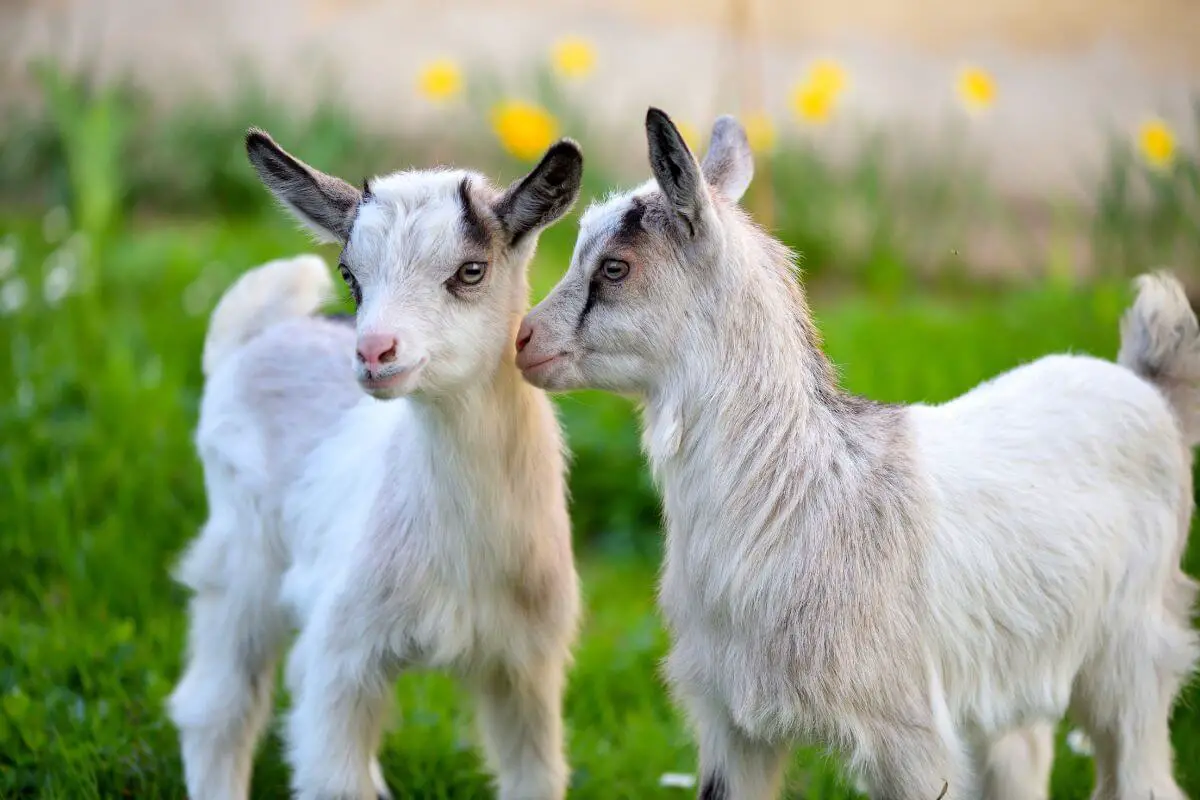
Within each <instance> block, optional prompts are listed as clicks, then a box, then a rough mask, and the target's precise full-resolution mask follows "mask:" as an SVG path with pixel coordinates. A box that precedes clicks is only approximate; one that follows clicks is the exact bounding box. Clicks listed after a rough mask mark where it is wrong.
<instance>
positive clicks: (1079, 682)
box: [519, 111, 1200, 800]
mask: <svg viewBox="0 0 1200 800" xmlns="http://www.w3.org/2000/svg"><path fill="white" fill-rule="evenodd" d="M647 131H648V136H649V139H650V160H651V165H652V168H653V169H654V171H655V175H656V179H657V184H658V186H659V189H657V190H650V191H647V190H646V189H645V188H643V189H639V190H635V191H633V192H630V193H629V194H627V195H625V196H622V197H617V198H614V199H611V200H609V201H608V202H606V203H605V204H603V205H601V206H599V207H597V208H594V209H592V210H590V211H589V212H588V213H587V214H585V215H584V218H583V221H582V223H581V230H580V237H579V243H578V245H577V247H576V251H575V256H574V258H573V260H572V264H571V267H570V269H569V270H568V272H567V275H566V276H565V277H564V278H563V280H562V281H561V282H560V284H559V285H558V286H557V287H556V288H555V289H554V290H553V292H552V293H551V294H550V296H549V297H547V298H546V299H545V300H544V301H543V302H542V303H541V304H539V306H538V307H537V308H535V309H534V310H533V311H532V312H531V313H530V314H529V315H528V316H527V318H526V321H525V323H524V325H523V330H524V331H525V332H526V335H527V337H528V343H527V345H526V347H525V349H524V351H523V352H522V354H521V359H519V361H520V363H522V364H524V365H526V376H527V377H528V378H529V379H530V380H533V381H535V382H536V383H537V384H538V385H541V386H545V387H548V388H556V389H570V388H581V387H588V386H593V387H595V386H598V387H602V388H606V389H610V390H613V391H621V392H631V393H635V394H637V395H639V396H640V397H641V398H642V400H643V402H644V406H645V413H644V422H645V437H644V441H645V443H646V450H647V453H648V456H649V458H650V461H651V464H652V466H653V468H654V472H655V476H656V478H657V480H658V482H659V484H660V486H661V489H662V493H663V500H664V506H665V510H666V517H667V521H668V528H667V542H666V559H665V564H664V569H663V576H662V585H661V590H660V602H661V606H662V609H663V612H664V614H665V616H666V619H667V623H668V625H669V627H670V629H671V632H672V634H673V647H672V652H671V655H670V658H669V659H668V663H667V675H668V678H669V680H670V683H671V685H672V688H673V690H674V692H675V694H676V695H677V697H678V698H679V699H680V701H681V702H682V703H683V705H684V706H685V708H686V709H687V711H688V714H689V716H690V718H691V720H692V722H693V724H694V725H695V727H696V731H697V736H698V739H699V746H700V757H701V775H702V788H701V797H703V798H705V800H755V799H756V798H769V797H773V796H774V795H775V794H776V792H777V790H778V783H779V779H780V776H781V774H782V768H783V764H784V763H785V759H786V755H787V753H788V752H789V751H790V749H791V745H792V742H794V741H795V740H806V741H815V742H819V743H822V744H825V745H828V746H830V747H831V748H834V749H836V750H838V751H840V752H841V753H842V754H843V755H844V756H845V757H846V759H847V762H848V764H849V765H850V766H851V767H852V769H853V770H854V771H855V772H856V773H857V774H858V775H859V776H861V777H862V778H864V779H865V780H866V784H867V786H869V787H870V790H871V792H872V795H873V796H874V797H877V798H883V799H884V800H933V798H935V797H938V795H939V793H940V792H941V790H942V788H943V786H944V785H948V788H947V794H946V797H947V798H952V799H953V800H961V799H962V798H975V797H979V796H981V795H983V794H984V793H987V795H988V796H991V797H997V798H1040V797H1045V796H1046V792H1047V786H1046V781H1047V777H1048V775H1049V771H1050V762H1051V758H1052V754H1053V748H1052V730H1053V723H1054V722H1055V721H1056V720H1058V719H1059V718H1060V717H1061V716H1062V715H1063V714H1064V713H1067V712H1068V711H1069V712H1070V713H1071V714H1072V716H1073V717H1074V718H1075V719H1076V720H1077V721H1078V723H1079V724H1080V725H1081V726H1082V727H1083V728H1084V729H1085V730H1087V732H1088V733H1089V735H1090V736H1091V737H1092V739H1093V741H1094V742H1095V743H1096V748H1097V750H1096V763H1097V780H1098V784H1097V790H1096V797H1097V798H1101V799H1102V800H1108V799H1110V798H1111V799H1113V800H1116V799H1118V798H1119V799H1120V800H1135V799H1136V800H1148V798H1151V797H1154V798H1157V799H1158V800H1178V798H1181V797H1183V793H1182V791H1181V790H1180V788H1179V787H1178V785H1176V783H1175V781H1174V779H1173V777H1172V754H1171V746H1170V740H1169V736H1168V728H1167V721H1168V717H1169V713H1170V710H1171V706H1172V703H1173V702H1174V700H1175V698H1176V696H1177V693H1178V690H1179V688H1180V686H1181V684H1182V683H1183V682H1184V681H1185V680H1186V679H1187V678H1188V676H1189V675H1190V674H1191V673H1192V669H1193V665H1194V663H1195V661H1196V658H1197V652H1198V645H1197V637H1196V635H1195V633H1194V632H1193V630H1192V628H1191V624H1190V616H1191V612H1192V603H1193V598H1194V595H1195V584H1194V583H1193V581H1192V580H1191V579H1189V578H1188V577H1187V576H1185V575H1184V574H1183V572H1182V571H1181V569H1180V564H1179V562H1180V558H1181V556H1182V552H1183V548H1184V546H1185V543H1186V537H1187V533H1188V524H1189V521H1190V518H1191V513H1192V502H1193V501H1192V483H1191V472H1190V467H1191V452H1190V450H1189V449H1188V443H1189V441H1192V440H1193V439H1194V437H1193V435H1192V431H1191V429H1190V428H1189V427H1188V426H1189V425H1191V423H1190V422H1189V421H1190V420H1194V419H1195V414H1196V413H1197V411H1200V408H1198V407H1197V406H1196V404H1197V403H1198V402H1200V381H1198V380H1196V378H1195V376H1197V375H1198V374H1200V334H1198V333H1197V330H1196V325H1195V318H1194V316H1192V315H1191V312H1190V311H1189V310H1187V306H1186V303H1184V302H1183V301H1182V299H1181V298H1182V292H1181V290H1180V289H1179V286H1178V284H1177V283H1175V282H1174V281H1172V280H1170V279H1168V278H1166V277H1160V278H1157V279H1154V280H1147V281H1143V283H1142V291H1141V294H1140V295H1139V298H1138V300H1137V303H1136V304H1135V306H1134V309H1133V310H1132V311H1131V312H1130V317H1129V319H1128V320H1127V323H1126V341H1125V343H1124V345H1123V351H1122V358H1121V361H1122V365H1118V364H1114V363H1112V362H1108V361H1102V360H1099V359H1096V358H1089V357H1083V356H1066V355H1058V356H1049V357H1046V358H1043V359H1041V360H1039V361H1036V362H1034V363H1032V364H1029V365H1026V366H1023V367H1020V368H1018V369H1015V370H1012V371H1011V372H1008V373H1006V374H1004V375H1001V376H999V377H997V378H995V379H994V380H992V381H989V382H987V383H985V384H983V385H981V386H979V387H977V388H975V389H974V390H972V391H970V392H968V393H967V394H965V395H963V396H962V397H959V398H958V399H956V400H954V401H952V402H949V403H946V404H943V405H940V406H926V405H916V406H908V407H902V406H887V405H881V404H877V403H872V402H870V401H866V400H863V399H861V398H855V397H853V396H851V395H848V394H847V393H845V392H844V391H842V390H841V389H840V388H839V387H838V386H837V384H836V380H835V375H834V372H833V369H832V367H831V365H830V364H829V363H828V360H827V359H826V358H825V356H824V354H823V353H822V352H821V350H820V348H819V338H818V335H817V332H816V330H815V328H814V326H813V324H812V320H811V316H810V315H809V312H808V308H807V305H806V302H805V299H804V296H803V293H802V291H801V289H800V287H799V286H798V284H797V282H796V281H795V279H794V274H793V263H792V260H791V258H790V254H789V253H787V252H786V251H785V250H784V249H783V248H782V246H781V245H779V244H778V243H777V242H775V241H774V240H772V239H771V238H770V237H768V236H767V235H766V234H765V233H763V232H762V231H761V230H759V229H758V228H756V227H755V226H754V225H753V224H752V223H751V222H750V221H749V220H748V219H747V218H746V217H745V215H744V213H743V212H742V211H741V210H740V209H738V208H737V207H736V205H735V203H736V201H737V199H738V196H739V194H740V191H741V189H743V188H744V187H745V183H746V182H747V179H746V177H745V175H744V169H745V165H746V164H747V163H748V150H746V149H745V144H744V137H740V136H735V135H733V131H732V128H731V127H730V123H729V122H728V121H723V122H721V123H719V124H718V126H717V128H716V129H715V131H714V137H713V144H712V146H711V147H710V150H709V153H708V155H707V156H706V158H705V161H704V164H703V166H700V165H697V163H696V162H695V160H694V159H693V158H692V156H691V154H690V153H689V152H687V149H686V146H685V145H684V144H683V142H682V138H681V137H679V136H678V133H677V132H676V131H675V130H674V127H673V126H672V125H671V123H670V122H669V120H667V119H666V117H665V115H662V114H661V113H660V112H655V111H652V112H651V113H650V114H649V115H648V120H647ZM731 148H732V152H731ZM612 259H617V260H619V261H621V262H624V263H627V264H629V265H630V268H629V269H628V270H627V277H624V278H622V279H620V280H619V281H607V280H606V278H605V277H604V275H605V272H604V269H603V265H604V264H605V263H607V262H609V261H611V260H612ZM617 274H620V273H617ZM585 298H590V299H586V300H585ZM549 354H559V355H558V356H557V358H555V359H554V360H552V361H546V360H545V359H546V356H547V355H549ZM879 357H880V358H881V359H884V358H887V343H886V342H880V352H879ZM931 357H933V356H931ZM1126 365H1127V366H1126ZM1147 365H1148V366H1147Z"/></svg>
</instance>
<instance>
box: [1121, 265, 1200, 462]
mask: <svg viewBox="0 0 1200 800" xmlns="http://www.w3.org/2000/svg"><path fill="white" fill-rule="evenodd" d="M1136 285H1137V298H1136V299H1135V300H1134V302H1133V306H1131V307H1130V309H1129V310H1128V311H1126V312H1125V317H1124V318H1123V319H1122V320H1121V351H1120V354H1119V355H1118V356H1117V361H1118V363H1120V364H1121V365H1122V366H1125V367H1128V368H1129V369H1131V370H1133V371H1134V372H1135V373H1137V374H1138V375H1140V376H1141V377H1142V378H1144V379H1145V380H1147V381H1149V382H1150V383H1152V384H1154V385H1155V386H1157V387H1158V389H1159V391H1161V392H1162V393H1163V395H1165V396H1166V398H1167V401H1168V402H1169V403H1170V404H1171V409H1172V410H1173V411H1174V412H1175V416H1176V418H1178V420H1179V423H1180V426H1181V427H1182V429H1183V436H1184V439H1186V440H1187V443H1188V445H1189V446H1193V447H1194V446H1196V445H1197V444H1200V322H1198V321H1197V319H1196V314H1195V312H1193V311H1192V308H1191V305H1190V304H1189V303H1188V299H1187V295H1186V294H1184V291H1183V285H1182V284H1181V283H1180V282H1179V281H1178V280H1177V279H1176V278H1175V277H1174V276H1173V275H1171V274H1169V273H1166V272H1157V273H1154V274H1149V275H1142V276H1141V277H1139V278H1138V279H1137V284H1136Z"/></svg>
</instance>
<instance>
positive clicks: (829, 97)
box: [792, 59, 850, 125]
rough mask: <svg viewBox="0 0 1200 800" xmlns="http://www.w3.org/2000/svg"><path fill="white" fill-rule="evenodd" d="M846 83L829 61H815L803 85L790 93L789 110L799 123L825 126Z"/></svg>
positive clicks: (841, 72) (839, 68)
mask: <svg viewBox="0 0 1200 800" xmlns="http://www.w3.org/2000/svg"><path fill="white" fill-rule="evenodd" d="M849 82H850V81H849V78H848V77H847V75H846V70H845V69H844V68H843V67H842V65H841V64H839V63H837V62H836V61H831V60H829V59H821V60H820V61H816V62H814V63H813V64H812V66H810V67H809V68H808V75H807V76H806V77H805V79H804V82H803V83H801V84H799V85H798V86H796V88H795V89H794V90H793V91H792V110H793V111H794V112H795V113H796V116H797V117H799V118H800V120H801V121H802V122H808V123H812V124H817V125H819V124H821V123H824V122H827V121H828V120H829V118H830V117H831V116H833V112H834V109H835V108H836V107H837V102H838V99H839V98H840V97H841V95H842V93H843V92H844V91H845V90H846V87H847V86H848V85H849Z"/></svg>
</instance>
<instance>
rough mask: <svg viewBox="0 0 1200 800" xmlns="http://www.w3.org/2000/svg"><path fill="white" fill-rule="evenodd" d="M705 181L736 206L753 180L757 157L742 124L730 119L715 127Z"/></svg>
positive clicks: (706, 158) (704, 166)
mask: <svg viewBox="0 0 1200 800" xmlns="http://www.w3.org/2000/svg"><path fill="white" fill-rule="evenodd" d="M700 171H701V172H702V173H703V174H704V180H705V182H707V183H708V185H709V186H711V187H712V188H713V189H715V190H716V191H718V192H720V193H721V195H723V196H724V197H725V198H726V199H727V200H730V201H732V202H734V203H736V202H737V201H738V200H740V199H741V197H742V195H743V194H745V192H746V188H747V187H748V186H749V185H750V181H751V179H752V178H754V156H753V155H751V153H750V141H749V140H748V139H747V138H746V130H745V129H744V128H743V127H742V124H741V123H740V122H738V121H737V120H736V119H734V118H733V117H731V116H729V115H725V116H723V117H720V118H718V119H717V121H716V122H715V123H713V129H712V139H711V140H710V141H709V143H708V152H707V153H705V154H704V163H703V164H701V165H700Z"/></svg>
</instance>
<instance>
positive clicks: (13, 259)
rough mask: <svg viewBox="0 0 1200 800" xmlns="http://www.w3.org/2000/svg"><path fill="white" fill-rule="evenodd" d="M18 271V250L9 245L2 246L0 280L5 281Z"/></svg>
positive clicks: (0, 249) (0, 247)
mask: <svg viewBox="0 0 1200 800" xmlns="http://www.w3.org/2000/svg"><path fill="white" fill-rule="evenodd" d="M16 269H17V248H16V246H15V245H11V244H8V243H7V242H5V243H4V245H2V246H0V280H4V279H5V278H7V277H8V276H9V275H11V274H13V272H15V271H16Z"/></svg>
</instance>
